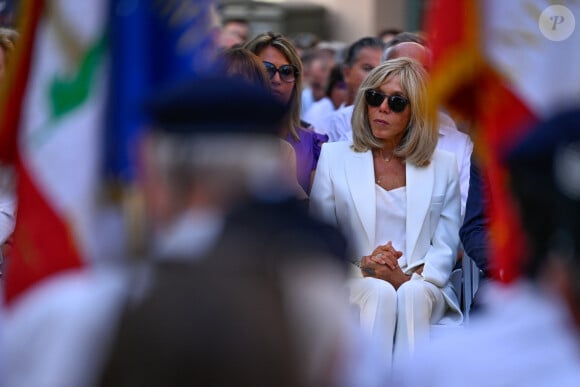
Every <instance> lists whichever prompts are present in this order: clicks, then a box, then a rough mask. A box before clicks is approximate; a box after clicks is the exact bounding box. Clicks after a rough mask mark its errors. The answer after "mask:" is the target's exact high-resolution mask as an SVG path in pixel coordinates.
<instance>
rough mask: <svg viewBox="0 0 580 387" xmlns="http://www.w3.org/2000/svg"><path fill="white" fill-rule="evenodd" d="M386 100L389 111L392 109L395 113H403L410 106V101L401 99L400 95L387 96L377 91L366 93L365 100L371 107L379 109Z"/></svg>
mask: <svg viewBox="0 0 580 387" xmlns="http://www.w3.org/2000/svg"><path fill="white" fill-rule="evenodd" d="M385 98H386V99H387V104H388V105H389V109H391V110H392V111H394V112H395V113H400V112H402V111H403V110H405V108H406V107H407V105H408V104H409V100H408V99H407V98H405V97H401V96H400V95H385V94H383V93H381V92H380V91H377V90H367V91H365V99H366V101H367V104H368V105H369V106H373V107H379V106H381V104H382V103H383V101H384V100H385Z"/></svg>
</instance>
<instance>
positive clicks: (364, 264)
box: [361, 241, 410, 289]
mask: <svg viewBox="0 0 580 387" xmlns="http://www.w3.org/2000/svg"><path fill="white" fill-rule="evenodd" d="M402 256H403V252H402V251H399V250H396V249H395V248H394V247H393V244H392V243H391V241H389V242H388V243H387V244H385V245H381V246H378V247H377V248H375V249H374V250H373V252H372V253H371V255H365V256H364V257H362V259H361V271H362V275H363V277H375V278H379V279H382V280H384V281H387V282H389V283H390V284H391V285H393V287H394V288H395V289H397V288H398V287H399V286H401V285H402V284H403V283H404V282H406V281H408V280H409V278H410V276H408V275H406V274H405V273H403V270H402V269H401V267H400V266H399V262H398V259H399V258H401V257H402Z"/></svg>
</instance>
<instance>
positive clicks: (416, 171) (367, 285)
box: [310, 58, 463, 365]
mask: <svg viewBox="0 0 580 387" xmlns="http://www.w3.org/2000/svg"><path fill="white" fill-rule="evenodd" d="M426 82H427V74H426V72H425V70H424V69H423V67H422V66H421V65H420V64H419V63H417V62H415V61H414V60H412V59H408V58H399V59H394V60H390V61H387V62H385V63H383V64H381V65H380V66H378V67H376V68H375V69H374V70H372V71H371V72H370V73H369V75H368V76H367V78H366V79H365V81H364V82H363V84H362V85H361V87H360V89H359V92H358V94H357V96H356V100H355V106H354V111H353V117H352V127H353V141H352V142H336V143H327V144H324V146H323V148H322V153H321V155H320V160H319V162H318V169H317V172H316V176H315V179H314V183H313V187H312V192H311V195H310V209H311V212H312V213H313V214H314V215H316V216H319V217H321V218H323V219H324V220H326V221H328V222H329V223H331V224H333V225H335V226H338V227H339V228H340V229H341V231H342V232H343V233H344V235H345V236H346V237H347V239H348V241H349V245H350V250H351V253H352V254H353V262H354V263H355V264H356V266H355V265H353V269H354V270H353V272H354V273H353V278H352V279H350V280H349V283H348V286H349V289H350V301H351V303H353V304H356V305H358V306H359V307H360V323H361V327H362V329H363V330H365V331H367V332H368V333H369V334H370V335H372V338H373V341H374V342H375V343H377V344H379V346H380V348H381V351H382V352H383V354H384V356H385V361H386V362H387V364H388V365H390V364H391V361H392V356H393V352H394V356H395V360H397V359H398V357H399V355H403V354H409V353H410V352H411V351H412V349H413V347H414V345H415V342H416V341H418V340H420V339H422V338H425V337H427V335H428V333H429V326H430V324H434V323H444V324H445V323H450V324H458V323H460V322H461V321H462V318H463V316H462V314H461V311H460V307H459V302H458V299H457V296H456V295H455V292H454V291H453V289H452V287H451V284H450V283H449V277H450V274H451V271H452V269H453V266H454V265H455V261H456V257H457V249H458V245H459V236H458V232H459V226H460V219H461V215H460V203H461V199H460V193H459V178H458V172H457V163H456V161H455V156H454V155H453V154H452V153H449V152H446V151H440V150H436V149H435V147H436V145H437V138H438V136H437V128H436V125H435V122H433V121H432V120H431V119H430V118H429V117H428V114H427V112H426V88H425V86H426ZM357 266H358V267H357ZM393 345H394V350H393Z"/></svg>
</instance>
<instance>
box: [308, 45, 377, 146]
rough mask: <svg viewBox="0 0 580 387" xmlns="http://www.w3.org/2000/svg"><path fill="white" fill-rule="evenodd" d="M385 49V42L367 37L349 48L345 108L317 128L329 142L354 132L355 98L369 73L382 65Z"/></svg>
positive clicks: (345, 65) (345, 73) (344, 72)
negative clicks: (352, 121) (352, 117)
mask: <svg viewBox="0 0 580 387" xmlns="http://www.w3.org/2000/svg"><path fill="white" fill-rule="evenodd" d="M383 47H384V45H383V42H382V41H381V40H380V39H378V38H374V37H365V38H361V39H359V40H357V41H356V42H354V43H353V44H351V45H350V47H349V48H348V50H347V54H346V58H345V60H344V64H343V67H342V71H343V74H344V81H345V83H346V100H345V102H344V106H342V107H340V108H339V109H338V110H337V111H335V112H334V113H332V114H331V115H330V116H328V118H327V119H326V120H325V121H324V122H321V123H320V124H319V125H318V127H317V132H319V133H322V134H326V135H328V138H329V141H338V140H340V139H342V138H343V137H344V135H345V134H344V132H345V131H346V130H350V131H351V132H352V129H351V127H350V116H351V115H352V108H353V103H354V98H355V96H356V93H357V92H358V89H359V87H360V85H361V83H362V82H363V80H364V79H365V78H366V76H367V75H368V73H369V72H370V71H371V70H372V69H374V68H375V67H377V66H378V65H379V64H380V63H381V55H382V53H383ZM345 117H346V118H345ZM345 119H346V120H347V121H348V126H345V125H344V124H345V123H344V120H345Z"/></svg>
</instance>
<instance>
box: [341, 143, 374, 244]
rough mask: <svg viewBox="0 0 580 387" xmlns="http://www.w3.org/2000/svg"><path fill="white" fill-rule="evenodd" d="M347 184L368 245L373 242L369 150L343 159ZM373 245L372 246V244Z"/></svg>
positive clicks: (371, 183)
mask: <svg viewBox="0 0 580 387" xmlns="http://www.w3.org/2000/svg"><path fill="white" fill-rule="evenodd" d="M345 169H346V178H347V184H348V187H349V190H350V194H351V196H352V200H353V202H354V206H355V208H356V210H357V212H358V216H359V219H360V222H361V223H362V227H363V229H364V231H365V233H366V234H367V238H368V242H369V245H371V246H372V245H373V244H374V243H375V222H376V197H375V174H374V169H373V158H372V153H371V151H367V152H364V153H356V152H354V153H351V154H350V157H349V159H348V160H345ZM373 247H374V246H373Z"/></svg>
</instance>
